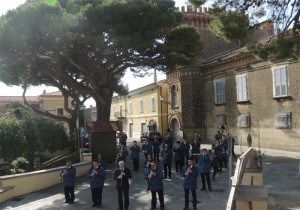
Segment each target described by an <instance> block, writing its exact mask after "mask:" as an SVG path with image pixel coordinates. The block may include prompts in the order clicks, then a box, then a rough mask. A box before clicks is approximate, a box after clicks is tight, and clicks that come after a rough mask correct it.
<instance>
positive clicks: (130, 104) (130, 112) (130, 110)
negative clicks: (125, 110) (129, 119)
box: [129, 102, 132, 114]
mask: <svg viewBox="0 0 300 210" xmlns="http://www.w3.org/2000/svg"><path fill="white" fill-rule="evenodd" d="M129 114H132V103H131V102H130V103H129Z"/></svg>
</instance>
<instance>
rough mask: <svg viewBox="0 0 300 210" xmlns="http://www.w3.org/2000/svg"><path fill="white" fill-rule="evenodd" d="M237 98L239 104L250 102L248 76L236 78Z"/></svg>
mask: <svg viewBox="0 0 300 210" xmlns="http://www.w3.org/2000/svg"><path fill="white" fill-rule="evenodd" d="M236 96H237V101H238V102H241V101H248V84H247V75H246V74H244V75H237V76H236Z"/></svg>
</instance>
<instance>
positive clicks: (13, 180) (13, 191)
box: [0, 162, 91, 203]
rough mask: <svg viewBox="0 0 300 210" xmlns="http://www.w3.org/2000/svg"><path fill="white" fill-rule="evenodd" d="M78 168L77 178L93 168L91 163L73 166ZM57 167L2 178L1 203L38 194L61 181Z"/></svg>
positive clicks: (0, 188)
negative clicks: (34, 193)
mask: <svg viewBox="0 0 300 210" xmlns="http://www.w3.org/2000/svg"><path fill="white" fill-rule="evenodd" d="M73 166H75V167H76V171H77V173H76V177H80V176H83V175H85V174H86V173H87V171H88V169H89V168H90V167H91V162H83V163H77V164H73ZM63 168H64V166H62V167H57V168H52V169H47V170H39V171H33V172H28V173H23V174H16V175H7V176H0V203H2V202H4V201H6V200H8V199H11V198H13V197H18V196H21V195H25V194H28V193H32V192H36V191H39V190H42V189H45V188H48V187H51V186H53V185H56V184H58V183H59V181H60V171H61V170H62V169H63Z"/></svg>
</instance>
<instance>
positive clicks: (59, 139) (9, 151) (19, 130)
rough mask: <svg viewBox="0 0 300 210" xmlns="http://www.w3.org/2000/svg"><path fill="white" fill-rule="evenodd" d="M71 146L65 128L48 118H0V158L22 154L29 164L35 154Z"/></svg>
mask: <svg viewBox="0 0 300 210" xmlns="http://www.w3.org/2000/svg"><path fill="white" fill-rule="evenodd" d="M66 148H71V144H70V141H69V137H68V136H67V134H66V131H65V128H64V127H63V126H62V125H58V124H56V123H54V122H53V121H52V120H49V119H43V118H42V119H30V118H22V119H21V120H19V119H16V118H14V117H2V118H0V158H3V159H4V160H5V161H8V162H10V161H12V160H13V159H15V158H16V157H18V156H24V157H25V158H26V159H27V160H29V162H30V164H31V166H33V161H34V157H35V155H38V154H40V153H44V152H45V151H49V152H55V151H58V150H63V149H66Z"/></svg>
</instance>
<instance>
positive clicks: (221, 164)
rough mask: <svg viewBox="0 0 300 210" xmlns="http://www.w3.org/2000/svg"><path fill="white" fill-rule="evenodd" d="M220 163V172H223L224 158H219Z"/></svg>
mask: <svg viewBox="0 0 300 210" xmlns="http://www.w3.org/2000/svg"><path fill="white" fill-rule="evenodd" d="M218 162H219V171H220V172H222V168H223V159H222V158H219V159H218Z"/></svg>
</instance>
